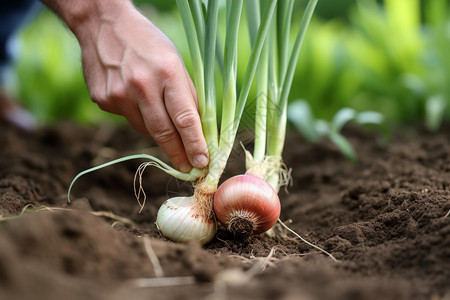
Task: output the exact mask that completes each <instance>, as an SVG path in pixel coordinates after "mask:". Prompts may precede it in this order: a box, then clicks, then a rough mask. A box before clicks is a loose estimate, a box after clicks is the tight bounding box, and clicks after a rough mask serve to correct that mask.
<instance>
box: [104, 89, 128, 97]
mask: <svg viewBox="0 0 450 300" xmlns="http://www.w3.org/2000/svg"><path fill="white" fill-rule="evenodd" d="M107 97H108V98H110V99H116V100H123V99H126V98H127V91H126V89H125V88H124V87H120V86H117V87H112V88H111V89H110V90H109V91H108V95H107Z"/></svg>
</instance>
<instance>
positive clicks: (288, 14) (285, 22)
mask: <svg viewBox="0 0 450 300" xmlns="http://www.w3.org/2000/svg"><path fill="white" fill-rule="evenodd" d="M279 1H280V2H279V5H278V18H277V36H278V43H277V46H278V54H279V55H278V59H279V71H278V74H286V69H287V66H288V59H289V38H290V32H291V20H292V11H293V7H294V0H279Z"/></svg>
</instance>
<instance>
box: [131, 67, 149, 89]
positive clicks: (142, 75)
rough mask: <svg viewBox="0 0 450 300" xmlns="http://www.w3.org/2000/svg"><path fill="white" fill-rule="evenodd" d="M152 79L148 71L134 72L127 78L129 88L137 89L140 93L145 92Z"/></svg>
mask: <svg viewBox="0 0 450 300" xmlns="http://www.w3.org/2000/svg"><path fill="white" fill-rule="evenodd" d="M150 80H151V78H150V76H149V75H148V71H145V70H144V71H139V70H134V71H133V72H132V73H131V74H129V76H128V78H127V82H128V86H131V87H134V88H137V90H138V91H141V92H142V91H145V90H146V88H147V86H148V84H149V82H150Z"/></svg>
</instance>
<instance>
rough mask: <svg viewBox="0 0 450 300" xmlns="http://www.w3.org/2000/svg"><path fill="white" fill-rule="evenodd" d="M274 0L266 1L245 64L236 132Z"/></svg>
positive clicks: (273, 8) (235, 125) (272, 11)
mask: <svg viewBox="0 0 450 300" xmlns="http://www.w3.org/2000/svg"><path fill="white" fill-rule="evenodd" d="M276 2H277V1H276V0H270V1H268V2H267V4H266V7H265V9H264V13H263V17H262V18H261V24H260V27H259V29H258V34H257V36H256V39H255V45H254V46H253V49H252V52H251V55H250V59H249V64H248V66H247V70H246V71H245V75H244V80H243V83H242V89H241V91H240V93H239V98H238V103H237V108H236V117H235V120H234V126H233V127H234V132H235V134H236V132H237V130H238V128H239V122H240V120H241V117H242V113H243V112H244V108H245V103H246V101H247V97H248V93H249V92H250V87H251V83H252V81H253V77H254V76H255V72H256V67H257V65H258V61H259V57H260V55H261V51H262V48H263V45H264V40H265V38H266V36H267V32H268V30H269V26H270V23H271V20H272V16H273V13H274V11H275V7H276Z"/></svg>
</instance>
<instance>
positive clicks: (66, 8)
mask: <svg viewBox="0 0 450 300" xmlns="http://www.w3.org/2000/svg"><path fill="white" fill-rule="evenodd" d="M43 2H44V3H45V4H47V5H48V6H49V7H50V8H51V9H52V10H54V11H55V12H56V13H57V14H58V15H59V16H60V17H61V18H62V19H63V20H64V22H65V23H66V24H67V26H68V27H69V29H70V30H71V31H72V32H73V33H74V34H75V36H77V38H78V39H79V38H80V37H82V36H83V35H84V34H85V32H86V30H89V29H93V28H95V27H97V26H99V25H100V24H101V23H102V22H104V21H108V20H116V19H117V18H118V17H119V16H120V15H121V14H122V13H123V12H124V11H127V10H130V9H134V6H133V4H132V2H131V1H130V0H77V1H64V0H43Z"/></svg>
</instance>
